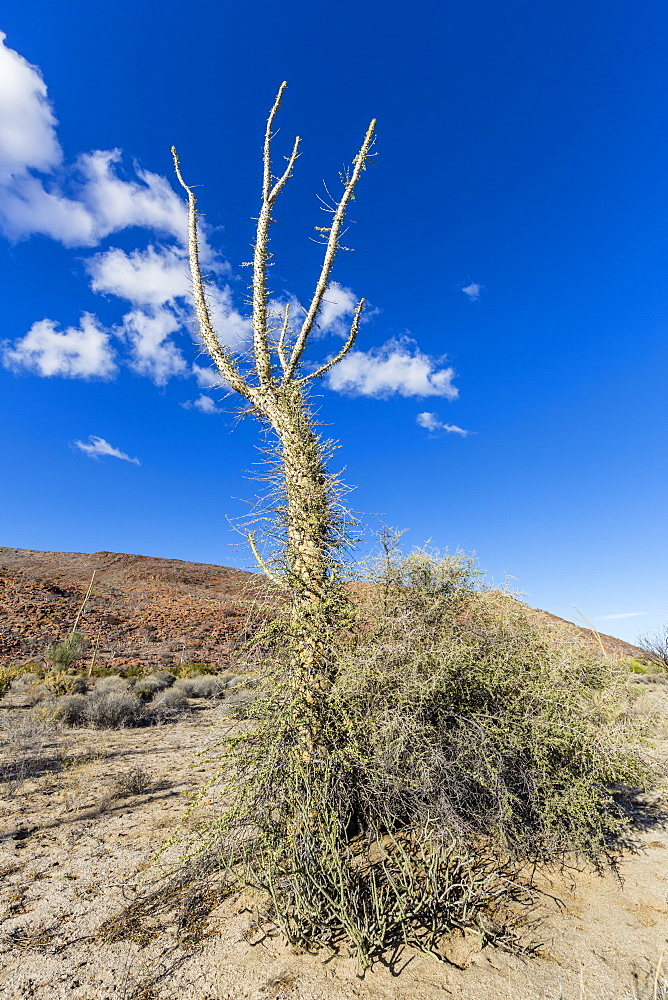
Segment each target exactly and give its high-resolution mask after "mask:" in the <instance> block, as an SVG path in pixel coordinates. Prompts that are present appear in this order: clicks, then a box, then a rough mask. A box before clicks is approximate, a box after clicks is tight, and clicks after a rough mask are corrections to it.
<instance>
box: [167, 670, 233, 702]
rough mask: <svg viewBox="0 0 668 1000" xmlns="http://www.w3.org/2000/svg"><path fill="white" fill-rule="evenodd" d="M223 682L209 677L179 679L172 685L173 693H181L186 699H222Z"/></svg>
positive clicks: (223, 692) (223, 693)
mask: <svg viewBox="0 0 668 1000" xmlns="http://www.w3.org/2000/svg"><path fill="white" fill-rule="evenodd" d="M225 688H226V684H225V681H224V680H222V679H220V678H218V677H212V676H211V675H209V676H207V675H200V676H195V677H179V678H178V679H177V681H176V682H175V684H174V688H173V690H174V691H182V692H183V693H184V694H185V695H186V697H188V698H223V697H224V695H225Z"/></svg>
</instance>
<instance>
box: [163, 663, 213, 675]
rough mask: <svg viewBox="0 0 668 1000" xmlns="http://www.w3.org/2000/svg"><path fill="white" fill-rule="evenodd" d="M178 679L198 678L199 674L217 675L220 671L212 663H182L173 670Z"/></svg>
mask: <svg viewBox="0 0 668 1000" xmlns="http://www.w3.org/2000/svg"><path fill="white" fill-rule="evenodd" d="M173 670H174V673H175V674H176V675H177V677H196V676H197V675H198V674H217V673H218V671H217V670H216V668H215V667H212V666H211V664H210V663H190V662H186V663H180V664H179V665H178V667H174V668H173Z"/></svg>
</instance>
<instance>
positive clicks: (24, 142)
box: [0, 31, 62, 184]
mask: <svg viewBox="0 0 668 1000" xmlns="http://www.w3.org/2000/svg"><path fill="white" fill-rule="evenodd" d="M6 37H7V36H6V35H5V34H4V32H1V31H0V184H6V183H7V181H9V180H11V178H12V177H14V176H16V175H21V174H25V173H26V171H27V170H28V169H29V168H32V169H34V170H51V169H53V168H54V167H57V166H58V165H59V163H60V161H61V158H62V153H61V149H60V146H59V144H58V140H57V138H56V132H55V125H56V119H55V117H54V114H53V110H52V108H51V105H50V104H49V101H48V98H47V95H46V84H45V83H44V80H43V79H42V76H41V74H40V72H39V70H38V69H37V67H36V66H31V65H30V63H29V62H27V61H26V60H25V59H24V58H23V56H20V55H19V54H18V52H14V50H13V49H10V48H8V47H7V46H6V45H5V38H6Z"/></svg>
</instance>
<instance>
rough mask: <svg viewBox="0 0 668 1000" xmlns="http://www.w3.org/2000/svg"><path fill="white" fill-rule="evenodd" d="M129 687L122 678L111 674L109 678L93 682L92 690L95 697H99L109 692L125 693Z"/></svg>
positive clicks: (101, 678)
mask: <svg viewBox="0 0 668 1000" xmlns="http://www.w3.org/2000/svg"><path fill="white" fill-rule="evenodd" d="M129 687H130V685H129V683H128V681H126V680H125V678H124V677H121V676H119V675H118V674H112V675H111V677H100V678H99V680H97V681H96V682H95V688H94V690H95V693H96V694H97V695H101V694H105V693H108V692H111V691H127V690H128V688H129Z"/></svg>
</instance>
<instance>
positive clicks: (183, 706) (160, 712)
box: [146, 688, 188, 723]
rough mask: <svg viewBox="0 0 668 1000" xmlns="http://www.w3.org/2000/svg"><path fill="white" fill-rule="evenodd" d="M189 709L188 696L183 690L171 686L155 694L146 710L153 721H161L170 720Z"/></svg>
mask: <svg viewBox="0 0 668 1000" xmlns="http://www.w3.org/2000/svg"><path fill="white" fill-rule="evenodd" d="M187 710H188V698H187V696H186V695H185V694H184V693H183V691H177V690H174V688H170V689H168V690H163V691H160V692H159V693H158V694H157V695H156V696H155V698H154V699H153V701H152V702H151V704H150V706H149V708H147V710H146V711H147V713H148V718H150V720H151V721H152V722H156V723H161V722H168V721H169V720H170V719H175V718H177V717H178V716H179V715H183V713H184V712H186V711H187Z"/></svg>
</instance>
